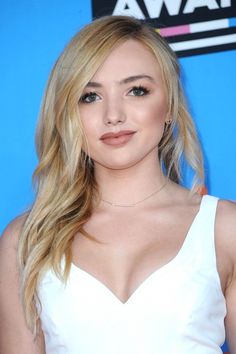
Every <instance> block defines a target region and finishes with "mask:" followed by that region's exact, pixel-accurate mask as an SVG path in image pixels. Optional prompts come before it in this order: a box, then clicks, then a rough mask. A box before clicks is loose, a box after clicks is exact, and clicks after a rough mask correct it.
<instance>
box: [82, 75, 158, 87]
mask: <svg viewBox="0 0 236 354" xmlns="http://www.w3.org/2000/svg"><path fill="white" fill-rule="evenodd" d="M140 79H148V80H149V81H151V82H154V79H153V77H151V76H149V75H145V74H143V75H134V76H129V77H126V78H124V79H122V80H121V81H119V82H118V83H119V84H128V83H130V82H134V81H137V80H140ZM86 87H102V84H100V83H99V82H95V81H89V82H88V83H87V85H86Z"/></svg>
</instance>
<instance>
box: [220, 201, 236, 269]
mask: <svg viewBox="0 0 236 354" xmlns="http://www.w3.org/2000/svg"><path fill="white" fill-rule="evenodd" d="M216 235H217V237H218V240H219V242H220V244H221V247H223V250H224V252H225V253H226V254H227V256H228V257H229V259H230V260H231V261H232V262H233V264H234V265H235V266H236V254H235V249H236V203H235V202H232V201H228V200H219V202H218V207H217V214H216Z"/></svg>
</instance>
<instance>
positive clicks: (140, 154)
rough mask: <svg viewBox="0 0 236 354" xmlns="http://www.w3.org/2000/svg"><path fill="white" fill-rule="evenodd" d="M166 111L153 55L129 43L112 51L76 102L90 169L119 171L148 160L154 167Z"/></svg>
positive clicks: (157, 67)
mask: <svg viewBox="0 0 236 354" xmlns="http://www.w3.org/2000/svg"><path fill="white" fill-rule="evenodd" d="M167 110H168V107H167V97H166V89H165V85H164V83H163V79H162V75H161V69H160V66H159V65H158V63H157V60H156V58H155V57H154V54H152V53H151V52H150V51H149V50H148V49H147V48H146V47H145V46H144V45H143V44H141V43H139V42H138V41H135V40H127V41H126V42H124V43H122V44H121V45H119V46H118V47H116V48H115V49H114V50H112V51H111V53H110V54H109V56H108V57H107V59H106V60H105V62H104V63H103V64H102V65H101V67H100V68H99V69H98V71H97V72H96V74H95V75H94V77H93V78H92V79H91V81H90V82H89V83H88V85H87V86H86V87H85V89H84V92H83V94H82V97H81V98H80V101H79V112H80V117H81V120H82V124H83V127H84V132H85V135H86V137H87V142H88V147H89V151H86V152H87V153H88V155H89V156H90V157H91V158H92V159H93V161H94V164H95V171H96V168H109V169H125V168H129V167H131V166H134V165H136V164H138V163H142V162H144V161H145V159H150V158H151V159H152V158H153V159H155V163H156V162H157V161H158V160H157V154H158V143H159V142H160V140H161V137H162V135H163V131H164V123H165V120H167V119H168V117H167Z"/></svg>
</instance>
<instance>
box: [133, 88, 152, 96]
mask: <svg viewBox="0 0 236 354" xmlns="http://www.w3.org/2000/svg"><path fill="white" fill-rule="evenodd" d="M149 92H150V90H148V89H147V88H145V87H143V86H134V87H133V88H132V89H131V90H130V91H129V93H130V94H131V96H145V95H147V94H148V93H149Z"/></svg>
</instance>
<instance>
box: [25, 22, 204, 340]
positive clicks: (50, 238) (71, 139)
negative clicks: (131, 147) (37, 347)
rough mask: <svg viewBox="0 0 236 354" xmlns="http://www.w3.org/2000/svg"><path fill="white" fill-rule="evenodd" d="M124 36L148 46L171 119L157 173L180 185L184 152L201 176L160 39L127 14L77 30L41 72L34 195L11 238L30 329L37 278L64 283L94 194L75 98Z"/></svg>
mask: <svg viewBox="0 0 236 354" xmlns="http://www.w3.org/2000/svg"><path fill="white" fill-rule="evenodd" d="M127 39H134V40H137V41H139V42H140V43H142V44H143V45H145V46H146V47H148V48H149V49H150V50H151V52H152V53H153V54H154V55H155V57H156V59H157V62H158V63H159V65H160V67H161V70H162V75H163V79H164V82H165V85H166V89H167V90H166V91H167V95H168V107H169V112H168V115H169V117H171V124H170V125H168V126H166V128H165V131H164V134H163V137H162V139H161V142H160V144H159V159H160V163H161V165H162V167H163V170H164V171H165V174H166V175H167V177H168V178H170V179H171V180H173V181H175V182H177V183H180V181H181V158H182V156H185V158H186V160H187V162H188V164H189V165H190V166H191V167H192V169H193V171H194V172H195V182H194V184H196V181H199V180H200V181H202V180H203V167H202V155H201V150H200V147H199V143H198V140H197V137H196V133H195V128H194V125H193V122H192V120H191V117H190V116H189V114H188V111H187V109H186V104H185V102H184V96H183V93H182V89H181V85H180V80H179V65H178V61H177V58H176V55H175V54H174V52H173V51H172V50H171V48H170V47H169V45H168V44H167V43H166V41H165V40H164V39H163V38H162V37H161V36H160V35H159V34H158V33H157V32H156V31H155V30H154V29H153V28H151V27H149V26H148V25H147V24H144V23H143V22H141V21H139V20H137V19H134V18H132V17H127V16H107V17H103V18H100V19H97V20H95V21H94V22H92V23H91V24H89V25H87V26H86V27H84V28H83V29H82V30H81V31H80V32H79V33H77V34H76V35H75V36H74V37H73V38H72V40H71V41H70V43H69V44H68V45H67V46H66V48H65V49H64V51H63V52H62V54H61V56H60V57H59V59H58V60H57V62H56V64H55V66H54V68H53V70H52V73H51V75H50V77H49V81H48V84H47V88H46V92H45V95H44V98H43V102H42V108H41V113H40V119H39V123H38V128H37V134H36V145H37V154H38V159H39V163H38V166H37V168H36V170H35V172H34V181H35V182H36V187H37V193H36V198H35V202H34V204H33V206H32V208H31V211H30V212H29V214H28V217H27V219H26V222H25V224H24V227H23V230H22V233H21V235H20V239H19V248H18V259H19V266H20V284H21V287H20V293H21V298H22V303H23V308H24V312H25V317H26V322H27V325H28V326H29V328H30V329H31V330H32V332H34V333H35V334H36V332H37V324H38V321H39V314H38V312H39V311H37V304H38V297H37V287H38V284H39V280H40V277H41V276H42V274H43V272H44V271H45V270H46V269H48V268H49V267H51V268H52V269H53V270H54V271H55V273H56V274H57V275H58V277H60V279H62V281H66V279H67V277H68V274H69V270H70V265H71V243H72V240H73V237H74V235H75V234H76V233H77V232H81V233H83V234H84V235H86V236H87V237H90V235H88V234H86V232H85V231H84V230H83V226H84V224H85V223H86V222H87V220H88V219H89V218H90V216H91V214H92V210H93V201H94V198H95V197H96V196H98V192H99V191H98V187H97V184H96V180H95V177H94V167H93V162H92V161H91V160H90V158H89V157H88V156H87V155H86V154H85V153H84V151H83V146H86V137H85V135H84V133H83V128H82V124H81V120H80V118H79V111H78V101H79V98H80V97H81V95H82V92H83V90H84V88H85V86H86V85H87V83H88V82H89V81H90V80H91V78H92V77H93V76H94V74H95V73H96V71H97V70H98V68H99V67H100V66H101V64H102V63H103V62H104V60H105V59H106V57H107V56H108V55H109V53H110V52H111V50H112V49H113V48H114V47H115V46H118V45H119V44H120V43H122V42H124V41H125V40H127ZM91 237H92V236H91ZM62 257H65V268H64V269H63V270H62V268H61V260H62Z"/></svg>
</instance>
